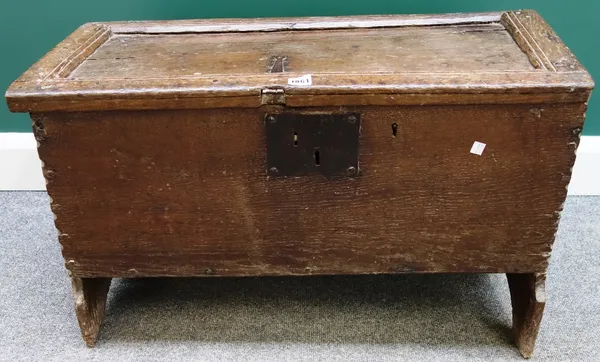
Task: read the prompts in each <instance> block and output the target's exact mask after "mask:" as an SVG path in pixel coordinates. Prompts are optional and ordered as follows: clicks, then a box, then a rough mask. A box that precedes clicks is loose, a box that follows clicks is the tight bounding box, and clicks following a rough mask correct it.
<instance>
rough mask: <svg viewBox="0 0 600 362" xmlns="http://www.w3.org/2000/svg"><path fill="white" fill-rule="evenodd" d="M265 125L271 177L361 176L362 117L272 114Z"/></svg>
mask: <svg viewBox="0 0 600 362" xmlns="http://www.w3.org/2000/svg"><path fill="white" fill-rule="evenodd" d="M264 121H265V133H266V137H267V174H268V175H269V176H273V177H284V176H305V175H324V176H347V177H355V176H358V174H359V168H358V143H359V142H358V138H359V135H360V124H361V116H360V114H359V113H336V114H331V113H271V114H266V115H265V118H264Z"/></svg>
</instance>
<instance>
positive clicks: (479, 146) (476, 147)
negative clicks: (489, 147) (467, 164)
mask: <svg viewBox="0 0 600 362" xmlns="http://www.w3.org/2000/svg"><path fill="white" fill-rule="evenodd" d="M484 149H485V143H481V142H477V141H475V142H474V143H473V146H472V147H471V153H473V154H475V155H479V156H481V154H482V153H483V150H484Z"/></svg>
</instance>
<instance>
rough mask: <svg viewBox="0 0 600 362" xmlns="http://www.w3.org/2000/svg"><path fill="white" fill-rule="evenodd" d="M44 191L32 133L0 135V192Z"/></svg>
mask: <svg viewBox="0 0 600 362" xmlns="http://www.w3.org/2000/svg"><path fill="white" fill-rule="evenodd" d="M45 189H46V181H45V180H44V176H43V175H42V162H41V161H40V158H39V157H38V153H37V141H36V140H35V138H34V137H33V133H0V191H7V190H15V191H17V190H19V191H21V190H45Z"/></svg>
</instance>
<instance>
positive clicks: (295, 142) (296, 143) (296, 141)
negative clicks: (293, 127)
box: [294, 132, 298, 146]
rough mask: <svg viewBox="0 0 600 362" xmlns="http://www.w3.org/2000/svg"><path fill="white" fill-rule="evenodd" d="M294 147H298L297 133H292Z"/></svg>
mask: <svg viewBox="0 0 600 362" xmlns="http://www.w3.org/2000/svg"><path fill="white" fill-rule="evenodd" d="M294 146H298V132H294Z"/></svg>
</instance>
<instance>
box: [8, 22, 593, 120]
mask: <svg viewBox="0 0 600 362" xmlns="http://www.w3.org/2000/svg"><path fill="white" fill-rule="evenodd" d="M324 29H328V30H324ZM280 53H289V54H280ZM284 55H285V56H286V60H287V63H288V64H287V65H286V71H283V72H281V73H269V70H268V69H269V68H268V63H269V59H271V58H272V57H273V56H284ZM528 62H530V63H531V64H529V63H528ZM555 63H556V64H555ZM562 65H564V66H562ZM534 67H537V68H539V69H533V68H534ZM557 70H560V71H557ZM567 70H568V71H567ZM304 73H312V75H313V85H312V86H310V87H293V86H288V84H287V79H288V78H289V77H295V76H299V75H301V74H304ZM593 85H594V83H593V81H592V79H591V78H590V76H589V74H588V73H587V72H586V71H585V69H583V67H581V65H580V64H579V63H578V62H577V60H576V59H575V58H574V57H573V56H572V54H571V53H570V52H569V51H568V49H567V48H566V47H565V46H564V44H563V43H562V42H561V41H560V40H559V39H558V38H557V37H556V36H555V34H554V33H553V32H552V31H551V29H550V28H549V27H548V26H547V24H546V23H544V22H543V20H541V18H540V17H539V15H537V14H536V13H535V12H531V11H525V12H520V13H517V12H515V13H503V14H500V13H497V14H496V13H492V14H473V15H467V14H448V15H430V16H401V15H398V16H396V15H394V16H375V17H373V16H367V17H346V18H339V19H333V18H303V19H302V18H301V19H253V20H248V19H239V20H206V21H176V22H140V23H107V24H95V23H92V24H88V25H85V26H83V27H82V28H80V29H79V30H78V31H76V32H75V33H74V34H73V35H71V36H70V37H69V38H68V39H66V40H65V41H64V42H63V43H61V44H60V45H59V46H58V47H57V48H56V49H54V50H53V51H52V52H50V53H49V54H48V55H47V56H46V57H44V58H43V59H42V60H41V61H40V62H39V63H38V64H36V65H35V66H34V67H32V69H31V70H30V71H28V72H27V73H26V74H25V75H24V76H23V77H21V78H19V79H18V80H17V81H16V82H15V83H13V85H11V87H10V88H9V90H8V91H7V94H6V98H7V102H8V106H9V109H10V110H12V111H16V112H49V111H94V110H98V111H99V110H105V109H120V110H143V109H165V108H169V109H177V108H179V109H203V108H218V107H228V105H227V104H225V103H224V102H221V101H219V100H218V98H221V97H227V101H228V102H230V105H229V107H253V106H259V105H260V104H261V102H260V100H259V99H258V98H260V96H261V92H262V91H263V90H265V89H272V88H278V89H283V90H284V91H285V94H286V95H287V94H289V95H293V94H312V95H319V94H321V95H332V96H336V95H339V94H357V95H367V96H366V97H364V98H363V100H362V102H361V104H362V105H381V104H388V105H403V104H413V103H410V101H409V102H408V103H406V101H407V100H410V99H414V98H413V97H400V98H399V100H398V101H397V102H396V103H392V102H391V99H394V98H393V97H392V98H390V97H389V96H388V95H389V94H411V95H412V94H417V95H420V94H431V93H449V94H455V93H459V94H473V95H474V96H473V97H468V96H465V97H458V98H456V99H455V102H457V100H458V99H461V101H462V102H463V104H469V103H470V102H474V103H480V101H479V100H478V99H479V97H481V95H482V94H503V93H508V94H531V93H536V94H538V97H542V98H543V96H542V94H547V93H552V94H554V93H565V94H569V93H574V94H575V98H577V97H579V98H586V97H587V94H589V92H590V90H591V89H592V88H593ZM380 95H384V96H380ZM553 97H554V95H549V96H548V97H547V98H545V99H542V100H540V102H549V101H552V98H553ZM343 99H345V103H344V104H340V105H344V106H351V105H354V104H355V103H353V102H354V101H355V99H352V98H347V99H346V98H343ZM340 101H341V99H339V98H338V100H337V102H338V103H339V102H340ZM570 101H576V100H575V99H570ZM296 105H300V104H296ZM318 105H320V103H319V104H313V106H318ZM302 106H304V104H302ZM307 106H310V104H308V105H307Z"/></svg>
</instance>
